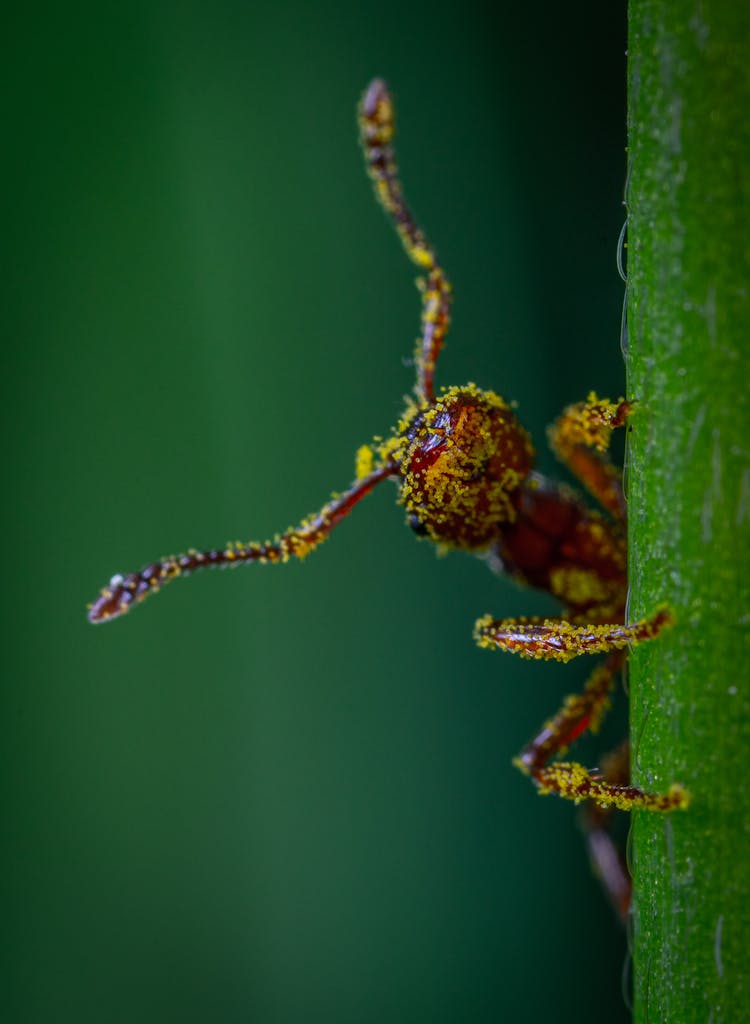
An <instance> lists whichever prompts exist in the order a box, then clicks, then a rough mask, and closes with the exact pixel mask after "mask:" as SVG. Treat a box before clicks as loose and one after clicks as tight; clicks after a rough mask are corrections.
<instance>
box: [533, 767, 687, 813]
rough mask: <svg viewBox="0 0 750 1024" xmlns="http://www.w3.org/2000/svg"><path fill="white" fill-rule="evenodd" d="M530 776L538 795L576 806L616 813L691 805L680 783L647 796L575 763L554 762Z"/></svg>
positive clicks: (667, 809) (671, 808) (637, 789)
mask: <svg viewBox="0 0 750 1024" xmlns="http://www.w3.org/2000/svg"><path fill="white" fill-rule="evenodd" d="M530 774H531V776H532V777H533V779H534V781H535V782H536V783H537V785H538V786H539V792H540V793H542V794H546V793H557V795H558V796H561V797H564V798H565V799H566V800H573V801H575V803H580V802H581V801H582V800H594V801H595V802H596V803H598V804H599V805H600V806H601V807H615V808H617V810H618V811H676V810H684V809H685V808H687V807H689V806H690V795H689V793H688V792H687V790H686V789H685V788H684V787H683V786H681V785H680V784H679V782H675V783H673V784H672V785H671V786H670V787H669V790H668V791H667V792H666V793H646V792H644V790H642V789H639V788H638V787H637V786H617V785H612V783H609V782H606V781H605V780H604V779H602V778H601V777H600V776H599V775H598V774H593V773H592V772H590V771H588V770H587V769H586V768H584V767H583V765H582V764H578V763H577V762H575V761H554V762H553V763H552V764H549V765H547V766H545V767H544V768H535V769H534V771H533V772H530Z"/></svg>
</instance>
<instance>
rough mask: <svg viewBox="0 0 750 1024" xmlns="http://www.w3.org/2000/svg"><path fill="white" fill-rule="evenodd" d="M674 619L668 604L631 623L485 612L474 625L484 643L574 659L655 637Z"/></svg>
mask: <svg viewBox="0 0 750 1024" xmlns="http://www.w3.org/2000/svg"><path fill="white" fill-rule="evenodd" d="M673 621H674V620H673V616H672V613H671V611H670V610H669V608H667V607H666V606H663V607H661V608H659V609H658V611H657V612H656V613H655V614H654V615H653V616H651V618H649V619H641V620H640V621H638V622H633V623H631V624H630V625H629V626H626V625H623V624H622V623H611V624H608V623H604V624H601V625H574V624H573V623H571V622H568V621H566V620H565V619H560V618H552V619H543V618H540V617H534V618H524V619H493V618H492V617H491V616H489V615H485V616H484V617H483V618H481V619H478V620H477V623H476V625H475V626H474V639H475V640H476V642H477V643H478V644H479V646H480V647H489V648H497V649H498V650H501V651H510V652H511V653H515V654H520V655H521V657H522V658H541V659H545V660H549V659H553V660H554V661H570V660H571V659H572V658H577V657H578V656H579V655H581V654H606V653H608V652H610V651H614V650H619V649H621V648H623V647H627V646H628V644H638V643H641V642H642V641H644V640H651V639H653V637H655V636H657V635H658V634H659V633H660V632H661V631H662V630H663V629H665V628H666V627H667V626H670V625H671V624H672V622H673Z"/></svg>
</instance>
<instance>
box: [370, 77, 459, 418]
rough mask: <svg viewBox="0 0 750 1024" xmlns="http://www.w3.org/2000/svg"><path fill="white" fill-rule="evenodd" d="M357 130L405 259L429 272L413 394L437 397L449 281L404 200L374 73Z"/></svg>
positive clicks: (385, 97) (382, 90)
mask: <svg viewBox="0 0 750 1024" xmlns="http://www.w3.org/2000/svg"><path fill="white" fill-rule="evenodd" d="M359 131H360V139H361V142H362V148H363V150H364V154H365V161H366V163H367V170H368V173H369V175H370V177H371V178H372V182H373V185H374V187H375V197H376V199H377V200H378V202H379V203H380V205H381V206H382V207H383V209H384V210H385V212H386V213H387V214H388V216H389V217H390V218H391V220H392V221H393V223H394V225H395V227H396V231H397V232H398V235H399V238H400V239H401V242H402V243H403V246H404V249H405V250H406V253H407V255H408V256H409V259H410V260H411V261H412V263H415V264H416V265H417V266H418V267H419V268H420V269H421V270H423V271H425V272H426V274H427V277H426V278H425V279H424V280H420V281H419V282H418V284H419V288H420V291H421V292H422V333H421V336H420V338H419V340H418V341H417V351H416V364H417V383H416V391H417V397H418V398H419V400H420V401H426V402H432V401H433V400H434V398H435V390H434V383H433V380H434V375H435V363H436V362H437V358H438V356H439V355H440V350H441V348H442V347H443V342H444V340H445V336H446V334H447V333H448V328H449V326H450V304H451V285H450V282H449V280H448V278H447V277H446V276H445V273H444V271H443V268H442V267H441V266H440V263H439V262H438V258H437V255H436V253H435V250H434V249H433V247H432V246H431V245H430V243H429V242H428V240H427V236H426V235H425V233H424V231H423V230H422V229H421V228H420V227H419V225H418V224H417V223H416V221H415V220H414V217H413V216H412V213H411V211H410V210H409V208H408V206H407V205H406V200H405V199H404V194H403V190H402V188H401V182H400V181H399V178H398V167H397V165H396V157H395V153H394V150H393V145H392V142H393V136H394V133H395V117H394V111H393V100H392V98H391V94H390V92H389V91H388V86H387V85H386V84H385V82H384V81H382V79H379V78H376V79H375V80H374V81H372V82H371V83H370V85H369V86H368V87H367V89H366V90H365V93H364V95H363V97H362V100H361V102H360V106H359Z"/></svg>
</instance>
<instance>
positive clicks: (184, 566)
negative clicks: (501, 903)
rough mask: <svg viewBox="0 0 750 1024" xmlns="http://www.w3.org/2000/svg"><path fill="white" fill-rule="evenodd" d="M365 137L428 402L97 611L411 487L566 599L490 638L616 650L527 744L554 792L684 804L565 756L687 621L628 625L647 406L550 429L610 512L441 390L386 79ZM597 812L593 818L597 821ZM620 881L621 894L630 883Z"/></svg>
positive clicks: (510, 646) (506, 412)
mask: <svg viewBox="0 0 750 1024" xmlns="http://www.w3.org/2000/svg"><path fill="white" fill-rule="evenodd" d="M359 129H360V140H361V143H362V148H363V151H364V155H365V161H366V164H367V170H368V173H369V175H370V177H371V179H372V182H373V186H374V190H375V196H376V198H377V200H378V202H379V203H380V205H381V206H382V207H383V209H384V210H385V212H386V213H387V215H388V216H389V217H390V219H391V220H392V222H393V224H394V226H395V228H396V231H397V232H398V235H399V237H400V239H401V242H402V243H403V246H404V249H405V250H406V253H407V255H408V256H409V258H410V259H411V261H412V262H413V263H415V264H416V265H417V266H418V267H419V268H420V270H421V271H423V273H424V278H422V279H420V280H419V281H418V287H419V289H420V291H421V294H422V317H421V335H420V337H419V339H418V340H417V347H416V356H415V362H416V384H415V387H414V398H409V399H407V405H406V409H405V411H404V413H403V416H402V418H401V420H400V422H399V423H398V425H397V427H396V428H395V430H394V431H393V433H392V435H391V436H390V437H389V438H388V439H387V440H386V441H384V442H379V443H377V444H375V445H365V446H363V447H362V448H360V449H359V451H358V453H357V469H356V477H357V479H356V481H355V483H354V484H352V486H351V487H350V488H349V489H348V490H347V491H345V492H344V493H343V494H340V495H337V496H335V497H334V498H333V499H332V500H331V501H329V502H328V503H327V504H326V505H324V506H323V508H322V509H321V510H320V511H319V512H317V513H316V514H314V515H311V516H310V517H308V518H307V519H305V520H303V521H302V523H301V524H300V525H299V526H298V527H297V528H296V529H290V530H288V531H287V532H286V533H284V534H283V535H281V536H280V537H277V538H276V539H275V540H273V541H266V542H265V543H256V542H251V543H247V544H227V545H226V546H225V547H223V548H221V549H213V550H210V551H196V550H193V549H191V550H189V551H188V552H187V553H185V554H181V555H173V556H170V557H168V558H162V559H161V560H160V561H157V562H151V563H150V564H149V565H146V566H145V567H144V568H143V569H142V570H141V571H140V572H137V573H130V574H128V575H127V576H120V575H117V576H113V577H112V579H111V580H110V583H109V584H108V586H106V587H105V588H104V589H103V590H102V591H101V593H100V594H99V596H98V597H97V599H96V600H95V601H94V603H93V604H92V605H91V606H90V608H89V620H90V621H91V622H95V623H97V622H106V621H108V620H110V619H113V618H116V617H117V616H119V615H123V614H125V612H127V611H129V610H130V608H131V607H132V606H133V605H134V604H138V603H139V602H141V601H142V600H143V599H144V598H146V597H148V595H149V594H153V593H155V592H156V591H157V590H159V589H160V587H161V586H162V585H163V584H165V583H168V582H169V581H170V580H172V579H174V578H175V577H177V576H182V575H187V574H189V573H191V572H194V571H196V570H197V569H204V568H210V567H214V566H235V565H239V564H241V563H244V562H271V563H276V562H286V561H288V559H290V558H299V559H302V558H305V557H306V556H307V555H308V554H310V552H311V551H313V550H314V549H315V548H316V547H318V545H319V544H321V543H322V542H323V541H324V540H326V538H327V537H328V536H329V534H330V533H331V532H332V530H333V529H334V528H335V527H336V526H338V524H339V523H340V522H341V520H342V519H344V517H345V516H347V515H348V514H349V512H351V510H352V509H353V508H354V506H355V505H356V504H357V503H358V502H359V501H361V500H362V499H363V498H364V497H365V496H366V495H367V494H369V493H370V491H372V490H373V488H375V487H376V486H377V485H378V484H380V483H381V482H382V481H383V480H387V479H393V480H395V481H396V483H397V484H398V486H399V502H400V503H401V504H402V505H403V506H404V507H405V508H406V511H407V521H408V523H409V525H410V526H411V528H412V529H413V530H414V531H415V533H417V534H418V535H419V536H420V537H425V538H427V539H429V540H431V541H433V542H434V543H436V544H438V545H439V546H441V547H442V548H454V549H459V550H462V551H468V552H474V553H480V554H484V555H489V556H490V561H491V562H493V563H494V564H495V565H497V566H500V567H501V568H502V571H503V572H505V573H507V575H509V576H511V577H513V578H514V579H516V580H517V581H518V582H520V583H522V584H525V585H528V586H531V587H536V588H538V589H540V590H544V591H546V592H547V593H549V594H551V595H552V596H553V597H555V598H556V599H557V600H558V601H559V602H560V603H561V604H562V606H563V607H564V609H565V614H564V616H562V617H560V618H546V619H541V618H520V619H493V618H491V617H490V616H489V615H487V616H485V617H484V618H481V619H479V621H478V622H477V623H476V626H475V631H474V636H475V639H476V641H477V643H478V644H479V645H480V647H486V648H496V649H498V650H502V651H511V652H514V653H517V654H520V655H521V656H522V657H525V658H543V659H549V658H552V659H555V660H557V661H569V660H570V659H571V658H575V657H577V656H578V655H580V654H600V653H602V654H606V655H607V658H606V660H605V661H604V662H603V664H601V665H600V666H599V667H598V668H597V669H596V670H595V671H594V673H593V674H592V676H591V677H590V679H589V681H588V683H587V684H586V687H585V689H584V691H583V693H581V694H580V695H577V696H573V697H568V698H567V700H566V701H565V703H564V705H563V707H562V708H561V709H560V710H559V711H558V712H557V714H556V715H555V716H554V718H552V719H551V720H550V721H549V722H547V723H546V724H545V725H544V727H543V728H542V729H541V730H540V731H539V733H538V734H537V735H536V736H535V737H534V739H533V740H532V741H531V742H530V743H529V744H528V745H527V746H526V747H525V748H524V749H523V751H522V752H521V754H520V755H519V757H518V758H517V759H516V764H517V765H518V767H520V768H521V769H522V770H523V771H524V772H526V773H527V774H528V775H530V776H531V778H532V779H533V781H534V782H535V783H536V785H537V787H538V788H539V790H540V791H541V792H542V793H557V794H559V795H560V796H562V797H566V798H568V799H571V800H574V801H576V802H578V801H581V800H586V799H589V800H592V801H594V802H595V803H596V804H597V805H599V806H600V807H602V808H610V807H616V808H619V809H621V810H631V809H635V808H637V809H644V810H652V811H669V810H673V809H675V808H682V807H686V806H687V804H688V801H689V797H688V794H687V793H686V791H685V790H684V789H683V788H682V787H681V786H680V785H678V784H675V785H673V786H672V787H671V788H670V789H669V791H668V792H667V793H665V794H655V793H647V792H644V791H643V790H641V789H638V788H636V787H635V786H631V785H629V784H628V782H627V780H628V766H627V750H626V748H623V750H621V751H620V752H619V753H618V754H616V755H615V756H614V757H613V758H611V759H610V761H609V765H608V767H607V769H606V771H605V772H604V773H599V772H596V773H594V772H590V771H588V770H587V769H585V768H584V767H583V766H582V765H580V764H577V763H575V762H562V761H555V760H553V759H554V757H555V756H556V755H559V754H560V753H561V752H563V751H564V749H565V748H567V747H568V746H569V745H570V744H571V743H572V742H573V741H574V740H575V739H576V738H577V737H578V736H580V735H581V733H583V732H584V731H585V730H587V729H588V730H592V731H595V730H596V728H597V726H598V724H599V722H600V720H601V717H602V715H603V714H604V712H605V711H606V709H607V707H608V705H609V694H610V690H611V688H612V685H613V681H614V679H615V677H616V676H617V674H618V672H619V670H620V669H621V667H622V666H623V663H624V661H625V657H626V650H625V649H626V648H627V646H628V645H629V644H637V643H641V642H642V641H644V640H650V639H652V638H653V637H655V636H656V635H657V634H658V633H659V632H661V630H662V629H664V628H665V627H666V626H668V625H669V624H670V623H671V620H672V617H671V613H670V612H669V610H668V609H667V608H661V609H660V610H658V611H657V612H656V614H655V615H653V616H652V617H651V618H648V619H643V620H641V621H639V622H634V623H630V624H625V603H626V594H627V561H626V546H625V498H624V494H623V489H622V485H621V482H620V475H619V473H618V472H617V471H616V469H615V467H614V465H613V464H612V462H611V461H610V459H609V456H608V454H607V448H608V445H609V440H610V436H611V433H612V430H613V429H614V428H616V427H621V426H623V425H624V424H625V422H626V420H627V417H628V414H629V412H630V409H631V403H630V402H627V401H623V400H620V401H618V402H610V401H608V400H606V399H599V398H597V397H596V395H595V394H593V393H592V394H590V395H589V397H588V398H587V400H586V401H585V402H580V403H578V404H576V405H571V406H569V407H568V408H567V409H565V411H564V412H563V413H562V415H561V416H560V418H559V419H558V420H557V422H556V423H555V424H554V425H553V426H552V427H551V428H550V431H549V440H550V444H551V447H552V448H553V450H554V451H555V453H556V454H557V455H558V457H559V458H560V459H561V460H562V462H563V463H565V464H566V465H567V466H568V468H569V469H570V470H571V471H572V472H573V474H574V475H575V476H576V477H577V478H578V479H579V480H580V481H581V483H582V484H583V485H584V486H585V487H586V488H587V489H588V491H589V492H590V494H591V495H593V497H594V498H596V499H597V500H598V502H599V503H600V504H601V505H602V507H603V508H604V509H605V510H606V512H607V513H608V515H607V516H604V515H602V514H601V513H599V512H596V511H594V510H592V509H590V508H589V507H587V506H586V505H585V504H584V503H583V502H582V501H581V499H580V498H579V497H578V496H577V495H576V494H575V493H574V492H573V491H571V490H570V489H569V488H567V487H565V486H564V485H561V484H559V483H556V482H554V481H552V480H550V479H548V478H546V477H544V476H542V475H541V474H540V473H537V472H536V471H535V470H534V469H533V468H532V467H533V463H534V449H533V447H532V444H531V440H530V438H529V435H528V434H527V432H526V431H525V430H524V428H523V427H522V426H521V425H520V423H519V422H518V420H517V419H516V417H515V415H514V413H513V411H512V409H511V407H510V406H509V405H508V404H507V402H505V401H503V399H502V398H500V397H499V396H498V395H496V394H494V393H493V392H491V391H483V390H481V389H480V388H478V387H477V386H476V385H475V384H468V385H466V386H464V387H449V388H444V389H442V390H441V391H440V393H439V394H436V393H435V388H434V383H433V381H434V375H435V366H436V363H437V359H438V356H439V355H440V351H441V349H442V347H443V343H444V341H445V336H446V334H447V332H448V327H449V325H450V306H451V285H450V283H449V281H448V278H447V277H446V275H445V272H444V271H443V268H442V266H441V264H440V262H439V260H438V258H437V255H436V253H435V250H434V249H433V247H432V246H431V245H430V243H429V242H428V240H427V237H426V236H425V234H424V232H423V231H422V229H421V228H420V227H419V225H418V224H417V223H416V222H415V220H414V218H413V217H412V214H411V212H410V211H409V208H408V206H407V205H406V201H405V199H404V196H403V191H402V188H401V183H400V181H399V178H398V170H397V167H396V162H395V155H394V150H393V146H392V140H393V134H394V111H393V102H392V99H391V96H390V93H389V91H388V88H387V86H386V84H385V82H383V81H382V80H380V79H375V80H374V81H373V82H371V84H370V85H369V86H368V88H367V90H366V91H365V93H364V95H363V97H362V100H361V102H360V106H359ZM596 821H597V818H596V815H594V816H593V817H592V822H593V823H594V824H593V826H592V827H593V829H594V831H595V832H597V831H598V830H597V828H596ZM601 838H602V837H601V836H599V837H598V838H597V840H596V841H595V842H590V847H591V849H592V852H594V856H595V860H597V861H599V869H600V872H601V873H602V874H603V875H604V876H605V877H604V881H605V884H607V887H608V888H609V889H610V892H611V894H612V895H613V897H614V898H615V900H616V902H618V903H619V904H620V908H621V909H623V907H624V905H626V902H627V895H626V894H625V893H626V890H627V883H626V882H625V881H624V880H623V879H622V878H620V877H619V876H618V874H617V872H616V871H615V872H614V874H612V869H610V868H607V867H606V862H607V855H608V854H609V853H610V852H611V851H610V850H609V849H605V854H604V855H603V856H599V855H597V854H596V847H597V842H600V841H601ZM618 893H619V895H618Z"/></svg>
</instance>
